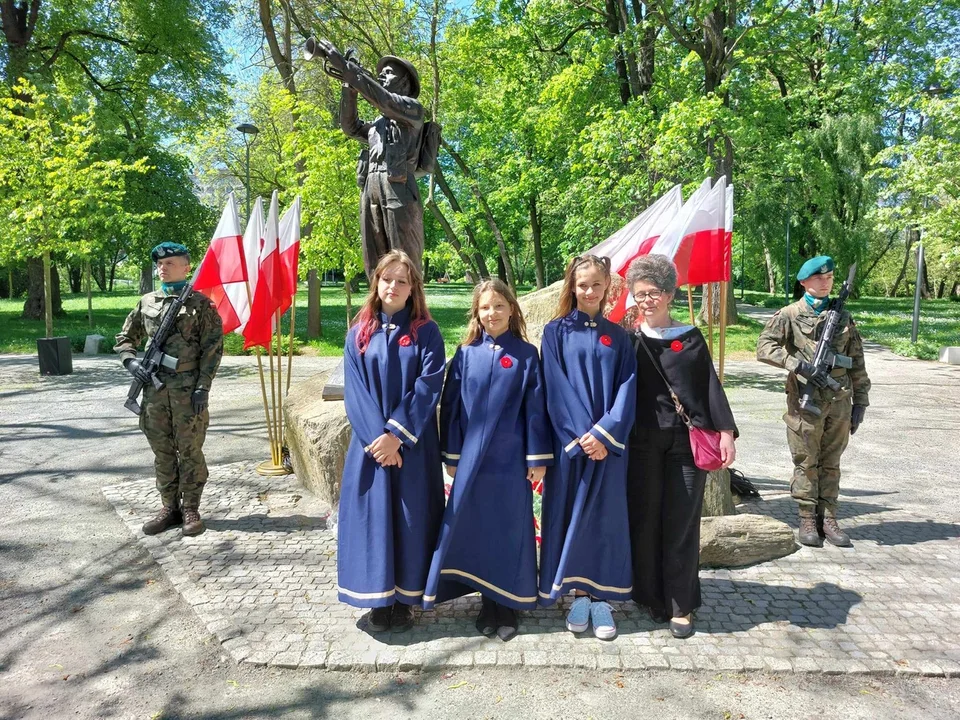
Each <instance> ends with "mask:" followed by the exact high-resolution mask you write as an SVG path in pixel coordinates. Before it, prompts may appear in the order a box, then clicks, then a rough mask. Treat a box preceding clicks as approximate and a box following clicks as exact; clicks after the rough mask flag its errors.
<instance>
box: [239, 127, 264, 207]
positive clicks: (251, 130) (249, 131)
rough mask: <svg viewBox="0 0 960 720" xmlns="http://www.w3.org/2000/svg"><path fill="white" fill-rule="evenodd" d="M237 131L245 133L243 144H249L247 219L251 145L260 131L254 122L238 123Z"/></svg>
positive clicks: (248, 193)
mask: <svg viewBox="0 0 960 720" xmlns="http://www.w3.org/2000/svg"><path fill="white" fill-rule="evenodd" d="M237 131H238V132H240V133H241V134H242V135H243V144H244V145H246V146H247V183H246V191H247V220H249V219H250V146H251V145H253V142H254V140H256V139H257V133H258V132H260V128H258V127H257V126H256V125H254V124H253V123H241V124H240V125H237Z"/></svg>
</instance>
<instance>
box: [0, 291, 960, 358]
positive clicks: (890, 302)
mask: <svg viewBox="0 0 960 720" xmlns="http://www.w3.org/2000/svg"><path fill="white" fill-rule="evenodd" d="M471 294H472V288H471V287H470V286H468V285H464V284H451V285H436V284H431V285H428V286H427V303H428V304H429V306H430V312H431V313H432V314H433V317H434V319H435V320H436V321H437V324H438V325H439V326H440V330H441V331H442V333H443V339H444V342H445V343H446V346H447V350H448V354H452V352H453V348H454V347H455V346H456V344H457V343H459V342H460V340H461V339H462V337H463V333H464V331H465V330H466V325H467V312H468V310H469V307H470V298H471ZM521 294H522V293H521ZM365 296H366V288H362V291H361V292H360V293H354V295H353V297H352V306H353V312H356V309H357V308H358V307H359V305H360V304H361V303H362V302H363V299H364V297H365ZM739 297H740V293H739V291H738V292H737V299H738V300H739ZM745 300H746V301H747V302H748V303H750V304H753V305H759V306H762V307H781V306H782V305H783V304H784V300H783V296H782V295H770V294H768V293H759V292H747V293H746V298H745ZM136 301H137V294H136V293H135V292H131V291H118V292H114V293H94V296H93V308H94V312H93V316H94V317H93V320H94V324H93V327H92V328H91V327H90V326H89V325H88V323H87V313H86V308H87V299H86V296H85V295H73V294H70V295H65V296H64V299H63V307H64V310H65V311H66V313H67V315H66V316H65V317H62V318H54V334H55V335H66V336H68V337H69V338H70V340H71V345H72V346H73V349H74V351H76V352H81V351H82V350H83V345H84V341H85V339H86V336H87V335H88V334H94V333H95V334H99V335H103V336H104V337H105V338H106V340H105V341H104V346H103V348H102V349H104V350H106V349H107V348H109V347H111V346H112V345H113V337H114V335H116V333H117V332H118V331H119V330H120V327H121V326H122V325H123V321H124V318H126V316H127V313H128V312H129V311H130V309H131V308H133V306H134V304H135V303H136ZM695 302H696V304H697V306H698V305H699V298H695ZM849 307H850V310H851V311H852V312H853V313H854V317H855V318H856V321H857V325H858V326H859V327H860V330H861V333H862V334H863V336H864V338H866V339H867V340H868V341H871V342H876V343H879V344H881V345H885V346H886V347H888V348H890V349H891V350H893V352H895V353H897V354H899V355H904V356H907V357H918V358H923V359H926V360H936V359H937V355H938V353H939V349H940V347H941V346H943V345H956V344H958V343H960V303H957V302H951V301H949V300H925V301H923V304H922V306H921V314H920V336H919V340H918V342H917V343H916V344H915V345H914V344H912V343H911V342H910V327H911V323H912V313H913V301H912V300H911V299H909V298H895V299H889V298H860V299H858V300H855V301H851V302H850V303H849ZM320 308H321V319H322V325H323V336H322V337H321V338H320V339H319V340H307V292H306V285H305V284H304V285H303V286H302V287H301V290H300V292H299V294H298V295H297V316H296V323H297V325H296V336H297V343H298V348H297V351H298V352H302V353H304V354H311V355H323V356H338V355H340V354H341V353H342V352H343V341H344V338H345V336H346V332H347V317H346V308H347V301H346V293H345V292H344V290H343V287H342V286H325V287H323V288H322V291H321V301H320ZM22 310H23V301H22V300H0V352H2V353H21V354H24V353H25V354H35V353H36V351H37V345H36V340H37V338H40V337H43V335H44V329H43V321H42V320H41V321H36V320H24V319H22V318H21V317H20V314H21V312H22ZM673 314H674V317H676V318H677V319H678V320H680V321H684V322H686V321H688V320H689V316H688V312H687V306H686V299H685V298H684V297H683V296H682V294H681V297H678V298H677V301H676V303H675V305H674V310H673ZM762 327H763V326H762V324H761V323H759V322H757V321H755V320H752V319H750V318H747V317H745V316H742V315H741V317H740V321H739V323H738V324H737V325H731V326H729V327H728V328H727V333H726V349H727V356H728V357H729V358H731V359H745V358H747V357H749V356H751V355H753V353H754V352H755V350H756V343H757V336H758V335H759V333H760V330H761V329H762ZM705 330H706V329H705V328H704V331H705ZM283 331H284V337H285V338H286V337H287V336H288V334H289V315H287V316H286V317H284V319H283ZM718 342H719V332H718V329H717V328H714V343H715V347H716V344H717V343H718ZM285 343H286V341H285ZM225 348H226V352H227V353H228V354H232V355H236V354H241V353H242V352H243V338H241V337H240V336H239V335H233V334H231V335H230V336H228V337H227V338H226V342H225ZM284 348H285V349H286V344H284Z"/></svg>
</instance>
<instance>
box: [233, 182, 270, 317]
mask: <svg viewBox="0 0 960 720" xmlns="http://www.w3.org/2000/svg"><path fill="white" fill-rule="evenodd" d="M262 237H263V198H259V197H258V198H257V201H256V202H255V203H254V204H253V210H251V211H250V219H249V220H247V231H246V232H245V233H244V234H243V257H244V261H245V262H246V266H247V283H248V285H249V289H248V288H247V287H235V286H231V287H230V288H229V289H228V292H229V293H230V297H231V299H232V300H233V306H234V307H235V308H236V309H237V317H238V318H239V320H240V325H239V327H237V329H236V330H234V332H235V333H237V334H238V335H243V331H244V329H245V328H246V327H247V322H248V321H249V320H250V303H251V301H252V300H253V297H254V294H255V293H256V291H257V277H258V276H259V275H260V242H261V240H260V239H261V238H262Z"/></svg>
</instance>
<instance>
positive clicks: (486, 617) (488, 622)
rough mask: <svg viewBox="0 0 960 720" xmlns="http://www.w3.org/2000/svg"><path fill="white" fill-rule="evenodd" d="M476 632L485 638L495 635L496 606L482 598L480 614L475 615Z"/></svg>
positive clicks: (487, 599)
mask: <svg viewBox="0 0 960 720" xmlns="http://www.w3.org/2000/svg"><path fill="white" fill-rule="evenodd" d="M477 632H479V633H480V634H481V635H485V636H486V637H493V636H494V635H496V634H497V604H496V603H495V602H494V601H493V600H491V599H490V598H488V597H486V596H484V597H482V598H481V600H480V614H479V615H477Z"/></svg>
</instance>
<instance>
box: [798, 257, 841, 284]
mask: <svg viewBox="0 0 960 720" xmlns="http://www.w3.org/2000/svg"><path fill="white" fill-rule="evenodd" d="M828 272H833V258H832V257H830V256H829V255H818V256H817V257H815V258H810V259H809V260H807V261H806V262H805V263H804V264H803V265H801V266H800V272H798V273H797V280H806V279H807V278H808V277H810V276H811V275H820V274H821V273H828Z"/></svg>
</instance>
